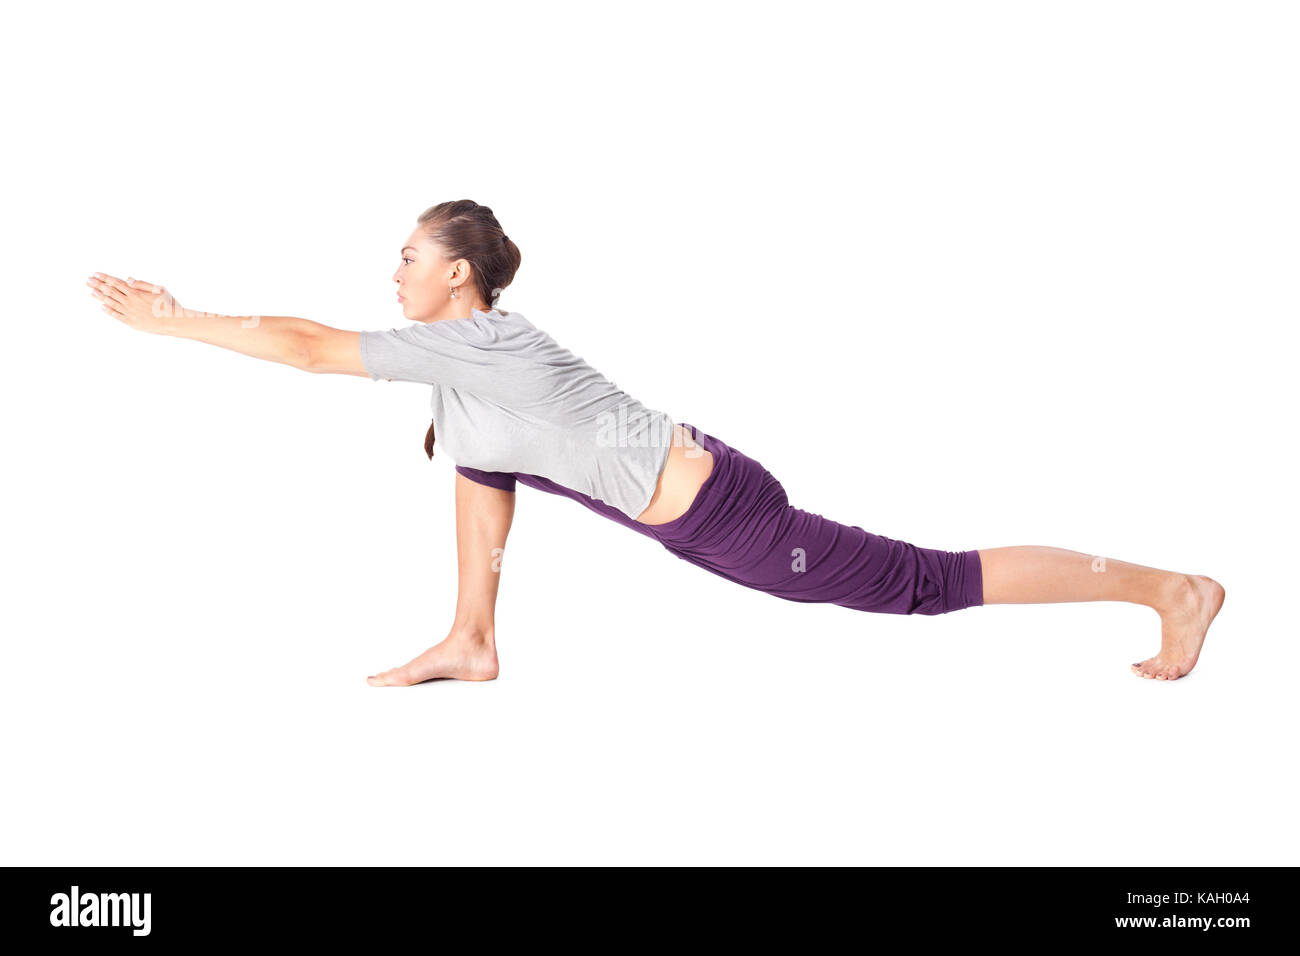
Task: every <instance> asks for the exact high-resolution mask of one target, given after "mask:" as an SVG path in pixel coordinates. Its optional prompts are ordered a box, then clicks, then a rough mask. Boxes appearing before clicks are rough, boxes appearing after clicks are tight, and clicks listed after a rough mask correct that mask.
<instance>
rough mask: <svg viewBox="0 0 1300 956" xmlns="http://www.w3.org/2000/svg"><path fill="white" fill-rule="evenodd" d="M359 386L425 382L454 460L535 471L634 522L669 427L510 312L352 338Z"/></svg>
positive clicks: (651, 486) (649, 491) (655, 476)
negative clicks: (362, 374)
mask: <svg viewBox="0 0 1300 956" xmlns="http://www.w3.org/2000/svg"><path fill="white" fill-rule="evenodd" d="M361 362H362V364H363V365H364V366H365V369H366V372H367V373H368V374H369V375H370V377H371V379H373V380H375V381H378V380H379V379H381V378H384V379H388V380H390V381H398V382H422V383H424V384H426V385H432V386H433V400H432V405H431V407H432V410H433V425H434V429H435V434H436V437H437V441H438V443H439V444H440V445H441V446H443V447H445V448H446V449H447V451H448V453H450V455H451V457H452V459H453V460H455V462H456V464H458V465H466V466H468V467H470V468H477V469H480V470H482V471H501V472H522V473H525V474H531V475H541V476H542V477H544V478H549V479H551V480H552V481H554V482H556V483H558V484H561V485H564V486H565V487H567V488H572V489H573V490H574V491H580V492H582V493H583V494H585V495H590V496H591V497H592V498H595V499H597V500H600V501H604V502H606V503H607V504H609V505H610V506H612V507H614V508H617V509H618V510H619V511H621V512H623V513H624V514H625V515H627V516H628V517H630V518H636V517H637V516H638V515H640V514H641V512H643V511H645V509H646V508H647V507H648V506H649V504H650V499H651V498H652V497H653V496H654V492H655V486H656V485H657V484H658V483H659V475H660V473H661V472H662V471H663V469H664V464H665V463H666V462H667V460H668V452H669V448H670V443H671V441H672V436H673V420H672V419H671V418H670V417H669V416H668V415H667V414H665V413H664V412H661V411H657V410H655V409H649V408H646V407H645V406H644V405H642V404H641V403H640V402H638V401H637V400H636V399H634V398H632V397H631V396H629V395H628V394H627V393H625V392H623V391H622V390H621V389H620V388H619V387H618V386H617V385H615V384H614V383H613V382H611V381H610V380H609V379H607V378H606V377H605V376H603V375H601V374H600V373H599V372H597V371H596V370H595V369H594V368H592V367H591V366H590V365H588V364H587V363H586V362H584V361H583V360H582V359H581V358H579V357H578V356H576V355H574V354H573V353H572V352H570V351H569V350H568V349H565V348H562V347H561V346H560V345H559V344H558V343H557V342H556V341H555V340H554V339H552V338H551V337H550V336H549V335H547V334H546V333H545V332H543V331H541V330H540V329H538V328H536V327H535V326H534V325H533V324H532V323H531V322H529V321H528V320H527V319H526V318H524V317H523V316H522V315H521V314H520V313H518V312H500V311H498V310H496V309H491V310H489V311H487V312H483V311H481V310H479V309H474V310H473V311H472V312H471V314H470V316H469V318H466V319H442V320H439V321H437V322H427V323H417V324H416V325H413V326H410V327H408V328H404V329H389V330H387V331H367V332H362V333H361Z"/></svg>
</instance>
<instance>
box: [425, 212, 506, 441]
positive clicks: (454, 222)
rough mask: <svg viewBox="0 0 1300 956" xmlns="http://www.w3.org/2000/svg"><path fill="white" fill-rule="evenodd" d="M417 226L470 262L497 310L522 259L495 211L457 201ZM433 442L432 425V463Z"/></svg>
mask: <svg viewBox="0 0 1300 956" xmlns="http://www.w3.org/2000/svg"><path fill="white" fill-rule="evenodd" d="M417 223H418V224H419V225H421V226H423V227H424V232H425V235H426V236H428V237H429V239H430V240H431V241H432V242H435V243H437V244H438V245H439V246H441V247H442V250H443V252H444V253H445V254H446V256H447V258H448V259H465V260H467V261H468V262H469V264H470V267H471V269H472V271H471V273H470V274H471V276H472V277H473V279H474V288H475V289H476V290H477V291H478V294H479V296H480V297H481V298H482V299H483V301H484V302H486V303H488V308H489V309H495V308H496V307H497V299H498V298H499V297H500V295H501V293H502V292H503V291H505V288H506V286H508V285H510V283H511V282H513V281H514V278H515V273H516V272H518V271H519V263H520V260H521V258H522V257H521V256H520V254H519V247H518V246H517V245H515V243H514V240H512V239H510V238H509V237H507V236H506V233H505V230H504V229H502V228H501V223H499V222H497V217H496V216H495V215H493V214H492V210H491V209H489V208H488V207H487V206H481V205H479V204H478V203H476V202H474V200H472V199H454V200H452V201H450V202H440V203H438V205H436V206H430V207H429V208H428V209H426V210H425V211H424V212H422V213H420V218H419V219H418V220H417ZM433 441H434V438H433V422H429V431H428V433H427V434H426V435H425V436H424V453H425V454H426V455H428V456H429V458H431V459H432V458H433Z"/></svg>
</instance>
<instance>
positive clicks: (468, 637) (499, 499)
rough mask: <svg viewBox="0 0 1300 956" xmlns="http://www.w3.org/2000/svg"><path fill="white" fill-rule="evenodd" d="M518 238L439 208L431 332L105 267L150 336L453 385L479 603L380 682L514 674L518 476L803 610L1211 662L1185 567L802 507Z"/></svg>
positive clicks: (444, 419) (103, 278)
mask: <svg viewBox="0 0 1300 956" xmlns="http://www.w3.org/2000/svg"><path fill="white" fill-rule="evenodd" d="M519 263H520V254H519V249H518V247H517V246H516V245H515V244H514V243H513V242H511V241H510V239H509V237H508V236H506V234H505V232H504V231H503V230H502V228H501V226H500V224H499V223H498V222H497V219H496V217H495V216H494V215H493V214H492V210H491V209H489V208H488V207H486V206H481V205H479V204H478V203H475V202H472V201H470V200H459V201H455V202H446V203H441V204H439V205H437V206H433V207H431V208H429V209H427V210H426V211H425V212H424V213H423V214H421V216H420V217H419V219H418V221H417V223H416V227H415V229H414V230H413V231H412V232H411V234H410V236H409V237H407V239H406V241H405V244H404V245H403V247H402V251H401V264H400V265H399V266H398V268H397V272H396V273H394V275H393V281H394V282H396V283H397V301H398V302H399V303H401V306H402V315H403V316H404V317H405V318H407V319H410V320H412V321H414V322H415V323H416V325H414V326H410V327H407V328H404V329H389V330H387V331H368V332H350V331H346V330H343V329H335V328H331V327H329V326H326V325H321V324H319V323H316V322H312V321H310V320H308V319H300V318H294V317H292V316H228V315H215V314H211V313H204V312H195V311H192V310H189V309H183V308H181V307H180V305H179V304H178V303H177V302H176V300H175V299H174V298H173V297H172V295H171V294H170V293H168V292H167V290H166V289H164V288H162V287H161V286H157V285H155V284H153V283H151V282H146V281H144V280H143V279H133V278H130V277H128V278H127V279H118V278H116V277H114V276H110V275H105V274H104V273H98V272H97V273H95V275H94V276H92V277H91V278H90V279H89V280H88V284H89V285H90V287H91V289H92V290H93V293H94V295H95V296H96V297H97V298H99V299H100V300H101V301H102V303H103V307H104V309H105V310H106V311H108V312H109V313H110V314H111V315H113V316H114V317H115V318H117V319H119V320H120V321H122V322H124V323H125V324H127V325H129V326H130V327H132V328H134V329H139V330H141V331H145V332H153V333H158V334H162V335H174V336H181V337H184V338H189V339H195V340H198V341H201V342H207V343H210V344H212V345H217V346H220V347H222V348H227V349H231V350H233V351H236V352H241V353H243V354H245V355H251V356H253V357H254V358H260V359H266V360H268V361H272V362H281V363H283V364H286V365H292V366H293V367H295V368H299V369H302V370H303V371H307V372H331V373H335V374H339V375H357V376H368V377H369V378H371V379H372V380H378V379H381V378H383V379H387V380H390V381H404V382H420V383H423V384H425V385H431V386H433V397H432V411H433V422H432V424H431V425H430V426H429V431H428V434H427V435H426V436H425V451H426V452H427V453H428V455H429V457H430V458H432V457H433V446H434V441H435V436H438V437H441V438H442V439H443V441H444V444H445V445H446V446H447V447H448V449H449V451H450V453H451V456H452V457H453V458H454V459H455V460H456V461H457V463H458V464H457V467H456V472H457V476H456V547H457V554H458V559H459V579H460V580H459V592H458V595H457V600H456V615H455V620H454V622H453V624H452V626H451V629H450V631H449V633H448V634H447V636H446V638H445V639H444V640H443V641H442V642H441V643H439V644H437V645H435V646H434V647H431V648H429V649H428V650H427V651H425V652H424V653H423V654H420V655H419V656H418V657H415V658H414V659H412V660H411V661H409V662H407V663H406V664H404V665H403V666H401V667H395V668H393V669H391V670H387V671H384V672H382V673H380V674H377V675H373V676H371V677H369V678H367V680H368V681H369V682H370V683H371V684H373V685H375V686H390V687H391V686H405V685H409V684H416V683H419V682H421V681H425V680H429V679H431V678H435V677H450V678H456V679H460V680H491V679H492V678H494V677H496V676H497V669H498V668H497V654H496V625H495V609H496V598H497V583H498V580H499V579H498V572H499V568H500V557H501V554H502V553H503V551H504V548H505V543H506V537H507V535H508V534H509V532H510V525H511V521H512V519H513V517H514V507H515V495H514V490H515V487H516V484H517V483H523V484H525V485H527V486H529V487H532V488H538V489H540V490H542V491H546V492H550V493H552V494H558V495H563V496H566V497H569V498H572V499H574V500H575V501H578V502H579V503H581V504H582V505H584V506H585V507H587V508H590V509H591V510H592V511H595V512H597V513H598V514H601V515H604V516H605V517H607V518H610V519H611V520H614V521H617V522H619V523H620V524H623V525H625V526H627V527H629V528H632V529H633V530H636V531H638V532H640V533H641V534H644V535H646V536H647V537H650V538H654V539H655V540H656V541H658V542H660V543H661V544H662V545H663V546H664V548H666V549H667V550H668V551H670V552H671V553H673V554H675V555H677V556H678V557H679V558H682V559H683V560H686V561H690V562H691V563H693V564H696V565H699V566H700V567H703V568H705V569H706V570H708V571H711V572H712V573H714V574H717V575H720V576H722V577H724V578H727V579H728V580H730V581H735V582H736V583H738V584H742V585H744V586H746V587H750V588H755V589H757V590H761V591H765V592H767V593H769V594H773V595H775V596H777V597H780V598H784V599H786V600H789V601H803V602H824V603H831V604H839V605H842V606H844V607H849V608H854V609H856V610H861V611H875V612H883V613H889V614H944V613H947V612H949V611H956V610H959V609H961V608H967V607H973V606H976V605H981V604H1031V603H1034V604H1041V603H1055V602H1064V601H1127V602H1129V603H1133V604H1143V605H1146V606H1147V607H1149V608H1151V609H1153V610H1154V611H1156V613H1157V614H1159V616H1160V622H1161V635H1160V637H1161V642H1160V652H1159V653H1158V654H1156V655H1155V656H1154V657H1150V658H1148V659H1147V660H1145V661H1142V662H1141V663H1138V664H1133V665H1132V670H1133V672H1134V673H1135V674H1138V675H1140V676H1142V677H1147V678H1154V679H1156V680H1174V679H1177V678H1179V677H1183V676H1184V675H1186V674H1187V673H1188V672H1189V671H1191V669H1192V668H1193V667H1194V666H1195V665H1196V661H1197V658H1198V657H1199V656H1200V652H1201V645H1202V644H1203V643H1204V641H1205V634H1206V631H1207V630H1208V629H1209V626H1210V623H1211V622H1212V621H1213V620H1214V616H1215V615H1216V614H1217V613H1218V612H1219V608H1220V607H1221V606H1222V604H1223V598H1224V590H1223V588H1222V587H1221V586H1220V585H1219V584H1218V582H1216V581H1214V580H1212V579H1211V578H1208V577H1206V576H1204V575H1193V574H1180V573H1176V572H1173V571H1162V570H1159V569H1157V568H1149V567H1143V566H1142V565H1137V564H1128V563H1126V562H1123V561H1115V560H1111V559H1108V558H1102V557H1098V556H1094V555H1088V554H1082V553H1079V552H1076V551H1066V550H1063V549H1061V548H1048V547H1038V546H1025V547H1007V548H992V549H985V550H978V551H958V552H953V551H939V550H934V549H930V548H920V547H917V546H916V545H912V544H908V543H906V542H903V541H896V540H894V539H892V538H886V537H884V536H881V535H876V534H872V533H871V532H869V531H865V530H864V529H862V528H860V527H858V526H856V525H853V526H850V525H844V524H839V523H837V522H834V521H831V520H829V519H827V518H824V517H822V516H821V515H819V514H815V513H811V512H808V511H803V510H801V509H798V508H794V507H792V506H791V505H790V503H789V501H788V499H787V497H786V493H785V489H784V488H783V487H782V486H781V483H780V482H779V481H777V479H776V478H774V477H773V476H772V474H771V473H770V472H768V471H767V469H765V468H764V467H763V466H762V465H761V464H760V463H759V462H758V461H757V460H755V459H753V458H750V457H748V456H746V455H744V454H742V453H741V452H739V451H737V450H736V449H735V448H733V447H731V446H730V445H728V444H727V443H726V442H724V441H722V439H720V438H717V437H716V436H714V435H710V434H707V433H705V432H704V431H703V430H702V429H697V428H696V427H694V426H693V425H690V424H687V423H680V422H674V421H672V420H671V419H670V418H669V417H668V416H667V415H666V414H664V413H663V412H659V411H655V410H653V409H649V408H646V407H645V406H644V405H642V404H641V403H640V402H638V401H637V400H636V399H634V398H632V397H631V396H629V395H627V394H626V393H625V392H623V391H622V390H620V389H619V388H618V387H617V386H616V385H615V384H614V383H613V382H611V381H610V380H609V379H607V378H605V377H604V376H603V375H601V374H600V373H599V372H597V371H596V370H595V369H593V368H592V367H591V366H589V365H588V364H587V363H586V362H584V361H583V360H582V359H581V358H579V357H578V356H576V355H574V354H573V353H572V352H569V351H568V350H566V349H564V348H562V347H561V346H560V345H559V344H558V343H556V341H555V340H554V339H552V338H551V337H550V336H549V335H547V334H546V333H545V332H543V331H541V330H539V329H537V328H536V327H535V326H533V325H532V323H530V322H529V321H528V320H527V319H526V318H524V317H523V316H522V315H521V314H519V313H517V312H502V311H500V310H499V309H498V308H497V307H496V302H497V297H498V296H499V295H500V293H501V291H502V290H503V289H505V288H506V287H507V286H508V285H510V283H511V281H512V280H513V279H514V276H515V272H516V271H517V270H518V268H519Z"/></svg>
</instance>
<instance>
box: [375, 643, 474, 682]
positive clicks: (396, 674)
mask: <svg viewBox="0 0 1300 956" xmlns="http://www.w3.org/2000/svg"><path fill="white" fill-rule="evenodd" d="M498 670H499V668H498V666H497V647H496V638H495V635H494V634H493V633H492V632H490V631H488V632H481V631H478V632H469V631H453V632H452V633H451V634H449V635H447V637H446V638H445V639H444V640H443V641H442V643H441V644H435V645H434V646H433V647H431V648H429V649H428V650H427V651H425V652H424V653H423V654H421V655H420V656H419V657H417V658H415V659H414V660H410V661H407V662H406V663H405V664H403V665H402V666H401V667H394V668H392V669H391V670H386V671H384V672H383V673H381V674H374V675H372V676H370V677H367V678H366V682H367V683H368V684H370V686H371V687H408V686H410V685H411V684H418V683H420V682H421V681H426V680H432V679H433V678H435V677H449V678H451V679H452V680H495V679H496V676H497V671H498Z"/></svg>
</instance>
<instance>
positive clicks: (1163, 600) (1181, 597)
mask: <svg viewBox="0 0 1300 956" xmlns="http://www.w3.org/2000/svg"><path fill="white" fill-rule="evenodd" d="M1195 590H1196V589H1195V587H1194V586H1193V585H1192V579H1191V576H1190V575H1186V574H1178V573H1177V572H1172V571H1171V572H1170V573H1169V575H1168V577H1167V578H1166V580H1164V581H1162V582H1161V583H1160V586H1159V587H1158V588H1157V589H1156V595H1155V599H1154V600H1153V601H1152V602H1151V607H1152V608H1154V609H1155V611H1156V613H1158V614H1160V615H1161V616H1164V615H1165V614H1168V613H1170V612H1171V611H1176V610H1178V609H1180V608H1183V607H1186V605H1187V602H1188V601H1189V600H1191V597H1192V594H1193V593H1194V592H1195Z"/></svg>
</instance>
